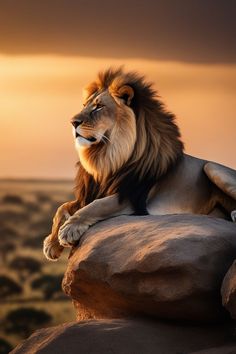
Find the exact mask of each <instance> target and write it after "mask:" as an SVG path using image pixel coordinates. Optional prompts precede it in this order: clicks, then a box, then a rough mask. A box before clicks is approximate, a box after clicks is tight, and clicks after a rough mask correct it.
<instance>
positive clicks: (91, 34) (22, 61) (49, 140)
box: [0, 0, 236, 178]
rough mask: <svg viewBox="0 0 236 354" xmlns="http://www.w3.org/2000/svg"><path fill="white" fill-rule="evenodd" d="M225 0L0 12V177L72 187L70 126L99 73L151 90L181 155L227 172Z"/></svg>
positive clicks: (231, 151) (231, 50)
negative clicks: (174, 126) (172, 119)
mask: <svg viewBox="0 0 236 354" xmlns="http://www.w3.org/2000/svg"><path fill="white" fill-rule="evenodd" d="M235 10H236V5H235V2H233V1H225V2H222V1H218V0H217V1H210V0H206V1H204V2H199V1H194V0H188V1H187V0H182V1H181V0H180V1H165V2H164V1H159V2H156V1H149V2H148V1H147V2H143V1H142V2H141V1H139V0H136V1H134V0H130V1H123V0H121V1H119V2H115V1H108V0H103V1H102V0H101V1H100V2H99V5H98V2H95V1H87V2H85V1H82V0H78V1H72V0H71V1H63V0H58V1H56V0H52V1H50V2H46V1H40V2H32V1H30V0H28V1H26V0H22V1H20V2H19V1H12V0H9V1H7V2H5V3H4V4H1V5H0V103H1V104H0V132H1V139H0V166H1V168H0V177H13V178H17V177H21V178H23V177H26V178H29V177H30V178H72V177H73V176H74V174H75V163H76V158H77V156H76V153H75V151H74V144H73V138H72V134H71V126H70V123H69V121H70V118H71V117H72V116H73V115H74V114H76V113H78V112H79V110H80V109H81V106H82V101H81V99H82V88H83V87H84V86H85V85H87V84H88V83H89V82H90V81H91V80H93V79H94V78H95V76H96V73H97V71H99V70H102V69H105V68H107V67H109V66H117V65H123V64H124V65H125V68H127V69H132V70H137V71H138V72H140V73H142V74H144V75H145V76H146V77H147V80H149V81H152V82H153V83H154V85H155V88H156V89H157V90H158V92H159V95H160V96H161V98H162V100H163V101H164V103H165V104H166V106H167V108H168V109H169V110H170V111H172V112H173V113H174V114H175V115H176V117H177V122H178V124H179V126H180V129H181V132H182V137H183V141H184V142H185V150H186V152H187V153H189V154H193V155H195V156H199V157H202V158H205V159H209V160H215V161H218V162H220V163H223V164H226V165H228V166H231V167H233V168H235V169H236V153H235V151H236V130H235V126H236V124H235V123H236V48H235V35H236V29H235V15H236V11H235Z"/></svg>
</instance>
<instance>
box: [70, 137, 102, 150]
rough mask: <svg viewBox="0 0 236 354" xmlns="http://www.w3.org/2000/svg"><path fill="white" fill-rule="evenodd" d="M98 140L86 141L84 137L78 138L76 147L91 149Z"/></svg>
mask: <svg viewBox="0 0 236 354" xmlns="http://www.w3.org/2000/svg"><path fill="white" fill-rule="evenodd" d="M96 142H97V139H95V138H94V139H90V138H89V139H86V138H84V137H83V136H78V137H77V138H76V139H75V145H76V147H77V148H89V147H90V146H91V145H93V144H95V143H96Z"/></svg>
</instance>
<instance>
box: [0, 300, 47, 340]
mask: <svg viewBox="0 0 236 354" xmlns="http://www.w3.org/2000/svg"><path fill="white" fill-rule="evenodd" d="M51 320H52V317H51V315H50V314H49V313H47V312H46V311H44V310H37V309H34V308H31V307H28V308H20V309H17V310H13V311H10V312H9V313H8V314H7V316H6V318H5V322H4V323H5V325H4V330H5V332H6V333H14V334H17V335H19V336H21V337H23V338H26V337H28V336H29V335H30V334H31V333H32V332H33V331H35V330H36V329H38V328H40V327H41V326H43V325H45V324H48V323H49V322H50V321H51Z"/></svg>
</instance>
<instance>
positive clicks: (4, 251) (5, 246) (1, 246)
mask: <svg viewBox="0 0 236 354" xmlns="http://www.w3.org/2000/svg"><path fill="white" fill-rule="evenodd" d="M15 249H16V245H15V243H13V242H11V241H4V242H2V240H1V239H0V255H1V259H2V262H3V263H5V264H6V263H7V259H8V256H9V254H11V253H13V251H14V250H15Z"/></svg>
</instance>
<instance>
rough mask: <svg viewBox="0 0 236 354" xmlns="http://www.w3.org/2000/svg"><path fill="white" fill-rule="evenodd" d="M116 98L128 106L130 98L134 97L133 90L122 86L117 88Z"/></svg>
mask: <svg viewBox="0 0 236 354" xmlns="http://www.w3.org/2000/svg"><path fill="white" fill-rule="evenodd" d="M116 96H117V97H119V98H120V99H122V100H123V101H124V102H125V104H127V106H130V104H131V101H132V98H133V97H134V90H133V89H132V87H131V86H128V85H124V86H122V87H120V88H119V90H118V92H117V93H116Z"/></svg>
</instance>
